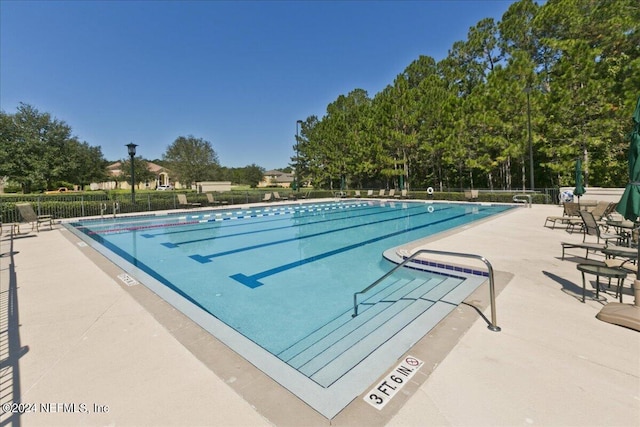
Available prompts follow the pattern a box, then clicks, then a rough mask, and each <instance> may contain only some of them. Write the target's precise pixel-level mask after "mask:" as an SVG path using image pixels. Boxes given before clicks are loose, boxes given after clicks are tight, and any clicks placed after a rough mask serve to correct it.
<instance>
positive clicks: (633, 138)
mask: <svg viewBox="0 0 640 427" xmlns="http://www.w3.org/2000/svg"><path fill="white" fill-rule="evenodd" d="M629 142H630V145H629V183H628V184H627V186H626V187H625V189H624V193H623V194H622V197H621V198H620V202H618V206H617V207H616V210H617V211H618V212H619V213H620V214H622V215H623V216H624V217H625V219H628V220H630V221H634V222H635V223H636V225H638V217H640V98H638V102H637V103H636V110H635V111H634V113H633V129H632V130H631V134H630V135H629ZM638 261H640V244H639V245H638ZM638 265H640V262H639V263H638ZM633 293H634V297H635V301H634V304H622V303H615V302H610V303H607V305H605V306H604V307H602V310H600V312H599V313H598V314H597V315H596V317H597V318H598V319H600V320H602V321H603V322H608V323H613V324H614V325H621V326H625V327H627V328H631V329H635V330H637V331H640V328H639V327H638V325H640V271H639V272H638V273H637V274H636V280H635V281H634V283H633Z"/></svg>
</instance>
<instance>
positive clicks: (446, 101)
mask: <svg viewBox="0 0 640 427" xmlns="http://www.w3.org/2000/svg"><path fill="white" fill-rule="evenodd" d="M639 25H640V3H639V2H638V1H637V0H549V1H547V2H546V3H545V4H544V5H543V6H539V5H538V4H537V3H535V2H533V1H532V0H520V1H518V2H516V3H513V4H512V5H511V6H510V7H509V9H508V10H507V11H506V12H505V13H504V15H503V16H502V19H501V20H500V21H498V22H495V21H494V20H493V19H491V18H486V19H483V20H481V21H479V22H478V23H477V24H476V25H475V26H473V27H471V28H470V29H469V32H468V35H467V39H466V40H463V41H458V42H455V43H454V44H453V46H452V47H451V48H450V50H449V53H448V56H447V57H446V58H444V59H443V60H441V61H439V62H437V61H435V60H434V59H433V58H431V57H429V56H420V57H419V58H417V59H416V60H415V61H413V62H412V63H411V64H409V65H408V66H407V67H406V68H405V70H404V71H403V72H402V73H400V74H399V75H398V76H397V77H396V78H395V80H394V81H393V82H392V83H391V84H389V85H388V86H387V87H385V88H384V89H383V90H382V91H381V92H379V93H377V94H375V95H374V96H373V97H370V96H369V95H368V93H367V92H366V91H365V90H363V89H359V88H356V89H353V90H352V91H351V92H349V93H348V94H346V95H340V96H338V98H337V99H336V100H335V101H334V102H332V103H331V104H329V105H328V106H327V109H326V114H325V115H324V116H323V117H321V118H319V117H317V116H310V117H308V118H307V119H306V120H304V121H303V123H302V125H301V133H300V135H299V136H298V137H297V139H296V144H295V145H294V147H293V148H294V151H295V153H296V154H295V155H294V156H293V157H292V159H291V160H292V167H293V168H294V169H295V170H296V171H297V172H298V174H299V176H300V178H301V181H302V182H305V181H306V182H310V183H312V184H313V185H314V186H317V187H325V188H326V187H330V188H337V187H338V186H344V185H345V183H346V185H348V186H349V187H350V188H365V187H368V188H372V187H380V188H382V187H387V188H390V187H395V188H410V187H434V188H436V189H439V190H445V189H462V188H469V187H470V188H474V187H481V188H490V189H505V190H517V189H521V188H522V189H524V188H526V189H530V188H532V187H534V186H535V187H536V188H548V187H557V186H570V185H574V176H575V175H574V174H575V172H574V165H575V162H576V159H577V158H582V160H583V167H584V175H585V181H586V182H587V184H588V185H593V186H618V187H620V186H624V185H625V184H626V182H627V180H628V179H627V151H628V139H627V134H628V133H629V132H630V130H631V125H630V124H631V115H632V114H633V109H634V106H635V103H636V100H637V97H638V95H640V31H639Z"/></svg>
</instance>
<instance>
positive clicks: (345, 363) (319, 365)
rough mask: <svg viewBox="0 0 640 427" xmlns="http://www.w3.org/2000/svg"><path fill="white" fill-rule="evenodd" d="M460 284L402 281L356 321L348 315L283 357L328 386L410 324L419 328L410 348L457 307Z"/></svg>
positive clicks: (366, 307) (367, 302)
mask: <svg viewBox="0 0 640 427" xmlns="http://www.w3.org/2000/svg"><path fill="white" fill-rule="evenodd" d="M460 284H461V280H460V279H455V278H432V279H429V280H426V281H424V280H421V279H413V280H410V279H400V280H397V281H395V282H394V283H392V284H391V285H389V286H387V287H386V288H385V289H384V290H382V291H379V292H377V293H376V294H374V295H372V296H371V297H370V298H369V299H367V300H365V301H364V302H363V304H362V305H361V306H360V307H359V310H360V311H359V314H358V316H357V317H355V318H352V317H351V314H352V311H349V312H347V313H344V314H343V315H342V316H340V317H339V318H337V319H334V320H333V321H332V322H329V323H328V324H327V325H325V326H324V327H323V328H321V329H319V330H317V331H315V332H314V333H313V334H311V335H309V336H308V337H306V338H305V339H303V340H301V341H299V342H298V343H296V344H295V345H294V346H292V347H291V348H289V349H287V350H285V351H284V352H282V353H281V354H280V355H279V357H280V358H281V359H283V360H285V361H286V362H287V363H288V364H290V365H291V366H293V367H294V368H296V369H298V370H299V371H300V372H302V373H303V374H305V375H306V376H308V377H310V378H311V379H313V380H314V381H316V382H317V383H319V384H320V385H322V386H324V387H328V386H329V385H331V384H332V383H333V382H335V381H336V380H337V379H339V378H340V377H341V376H342V375H344V374H345V373H346V372H348V371H349V370H351V369H352V368H353V367H354V366H355V365H357V364H358V363H359V362H360V361H362V360H363V359H364V358H366V357H367V356H368V355H369V354H371V353H372V352H373V351H374V350H376V349H377V348H378V347H380V346H381V345H382V344H383V343H385V342H387V341H388V340H389V339H391V338H393V337H394V336H396V335H397V334H398V332H400V331H402V330H403V329H404V328H405V327H406V326H407V325H409V324H410V323H419V324H420V325H419V327H418V328H417V329H419V330H417V332H416V333H417V334H418V335H415V333H414V334H409V336H412V337H413V336H415V337H414V338H410V339H411V340H414V341H413V342H409V343H406V345H407V346H408V347H409V346H411V345H412V344H413V343H415V341H417V339H419V338H420V337H422V336H423V335H424V334H425V333H426V332H427V331H428V330H430V329H431V328H432V327H433V326H434V325H435V324H436V323H438V322H439V321H440V320H441V319H442V318H443V317H444V316H446V315H447V314H448V313H449V312H450V311H452V310H453V309H454V308H455V307H456V304H453V303H451V302H449V301H448V300H447V299H448V295H450V294H455V293H456V292H455V290H456V288H457V287H458V286H459V285H460ZM454 299H456V298H454ZM408 347H407V348H408Z"/></svg>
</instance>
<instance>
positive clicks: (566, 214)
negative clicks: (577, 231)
mask: <svg viewBox="0 0 640 427" xmlns="http://www.w3.org/2000/svg"><path fill="white" fill-rule="evenodd" d="M563 209H564V210H563V212H562V216H559V215H551V216H548V217H547V219H546V220H545V221H544V226H545V227H546V226H547V223H549V222H551V223H552V226H551V228H552V229H553V228H555V227H556V222H560V223H561V224H569V223H570V222H571V220H575V219H578V220H580V214H579V212H580V205H578V204H577V203H576V202H565V203H564V205H563Z"/></svg>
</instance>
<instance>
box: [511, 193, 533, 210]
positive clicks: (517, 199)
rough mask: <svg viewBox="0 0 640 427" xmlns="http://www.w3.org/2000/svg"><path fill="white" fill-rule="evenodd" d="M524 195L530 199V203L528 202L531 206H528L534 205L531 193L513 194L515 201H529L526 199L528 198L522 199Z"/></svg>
mask: <svg viewBox="0 0 640 427" xmlns="http://www.w3.org/2000/svg"><path fill="white" fill-rule="evenodd" d="M522 197H526V198H527V199H528V200H529V203H528V204H529V206H528V207H531V205H532V198H531V195H530V194H516V195H515V196H513V201H514V202H515V203H527V201H526V200H523V199H522Z"/></svg>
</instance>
